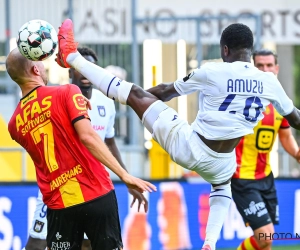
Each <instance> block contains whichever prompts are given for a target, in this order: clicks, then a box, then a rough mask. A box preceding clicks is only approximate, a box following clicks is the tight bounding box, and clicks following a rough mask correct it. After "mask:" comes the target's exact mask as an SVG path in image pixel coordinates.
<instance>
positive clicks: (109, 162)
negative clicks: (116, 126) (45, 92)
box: [74, 119, 156, 192]
mask: <svg viewBox="0 0 300 250" xmlns="http://www.w3.org/2000/svg"><path fill="white" fill-rule="evenodd" d="M74 128H75V130H76V132H77V134H78V135H79V138H80V140H81V142H82V143H83V144H84V145H85V146H86V148H87V149H88V150H89V151H90V152H91V154H92V155H93V156H94V157H95V158H96V159H97V160H98V161H100V162H101V163H103V164H104V165H105V166H107V167H108V168H109V169H110V170H111V171H113V172H114V173H115V174H116V175H117V176H119V178H120V179H121V180H122V181H123V182H124V183H125V184H126V185H127V187H128V188H132V189H136V190H137V191H139V192H144V191H149V192H152V190H154V191H156V187H155V186H154V185H153V184H151V183H149V182H147V181H143V180H141V179H139V178H136V177H134V176H131V175H130V174H128V173H127V172H126V171H125V170H124V169H123V168H122V167H121V166H120V164H119V163H118V161H117V160H116V159H115V158H114V157H113V155H112V154H111V152H110V151H109V149H108V148H107V146H106V145H105V143H104V142H103V141H102V140H101V138H100V137H99V136H98V134H97V133H96V132H95V131H94V129H93V128H92V126H91V123H90V121H89V120H87V119H82V120H79V121H77V122H75V123H74Z"/></svg>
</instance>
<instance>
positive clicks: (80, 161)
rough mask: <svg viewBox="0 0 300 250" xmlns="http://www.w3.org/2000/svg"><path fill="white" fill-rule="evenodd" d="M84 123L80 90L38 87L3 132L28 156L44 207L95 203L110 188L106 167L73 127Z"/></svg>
mask: <svg viewBox="0 0 300 250" xmlns="http://www.w3.org/2000/svg"><path fill="white" fill-rule="evenodd" d="M85 118H88V114H87V110H86V105H85V101H84V99H83V96H82V94H81V91H80V89H79V88H78V87H77V86H75V85H73V84H67V85H63V86H57V87H44V86H43V87H39V88H36V89H34V90H33V91H31V92H30V93H28V94H27V95H26V96H25V97H23V98H22V99H21V101H20V103H19V104H18V107H17V108H16V110H15V112H14V114H13V116H12V118H11V120H10V122H9V125H8V129H9V132H10V135H11V137H12V139H14V140H15V141H17V142H18V143H19V144H20V145H21V146H22V147H24V148H25V149H26V150H27V152H28V153H29V155H30V156H31V158H32V160H33V162H34V165H35V168H36V177H37V183H38V186H39V188H40V190H41V192H42V194H43V201H44V203H45V204H46V205H47V206H48V207H49V208H52V209H62V208H66V207H70V206H74V205H77V204H81V203H84V202H87V201H91V200H93V199H96V198H98V197H100V196H102V195H105V194H107V193H108V192H110V191H111V190H112V189H113V188H114V187H113V184H112V182H111V180H110V178H109V174H108V172H107V171H106V169H105V167H104V166H103V165H102V164H101V163H100V162H99V161H97V159H96V158H95V157H94V156H93V155H92V154H91V153H90V152H89V151H88V149H87V148H86V147H85V146H84V145H83V144H82V143H81V141H80V138H79V136H78V134H77V132H76V130H75V129H74V126H73V124H74V123H75V122H77V121H79V120H80V119H85Z"/></svg>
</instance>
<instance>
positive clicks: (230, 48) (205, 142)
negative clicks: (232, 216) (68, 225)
mask: <svg viewBox="0 0 300 250" xmlns="http://www.w3.org/2000/svg"><path fill="white" fill-rule="evenodd" d="M58 38H59V53H58V57H57V62H58V64H60V65H61V66H63V67H73V68H75V69H76V70H77V71H78V72H80V73H81V74H82V75H84V76H85V77H86V78H87V79H89V80H90V82H92V83H93V84H94V85H95V86H97V87H98V88H99V89H100V90H101V91H102V92H103V93H104V94H106V95H107V96H108V97H110V98H112V99H114V100H116V101H119V102H121V103H123V104H127V105H129V106H131V107H132V108H133V110H135V112H136V113H137V115H138V116H139V117H140V119H141V120H142V123H143V124H144V125H145V127H146V128H147V129H148V130H149V131H150V132H151V133H152V135H153V138H154V139H155V140H156V141H157V142H158V143H159V144H160V145H161V146H162V147H163V148H164V149H165V150H166V151H167V152H168V153H169V154H170V156H171V158H172V159H173V160H174V161H175V162H176V163H178V164H180V165H181V166H183V167H184V168H187V169H190V170H193V171H195V172H197V173H199V174H200V175H201V176H202V177H203V178H204V179H205V180H206V181H208V182H209V183H211V184H212V189H211V194H210V212H209V217H208V222H207V227H206V238H205V242H204V245H203V248H202V249H205V250H210V249H211V250H214V249H215V247H216V242H217V239H218V236H219V234H220V231H221V228H222V225H223V222H224V220H225V217H226V214H227V211H228V208H229V205H230V203H231V188H230V179H231V177H232V174H233V173H234V171H235V169H236V158H235V150H234V148H235V147H236V145H237V144H238V142H239V140H240V138H241V137H242V136H244V135H246V134H250V133H253V127H254V126H255V125H256V124H257V122H258V121H259V120H261V119H262V118H263V114H262V112H263V111H264V109H265V107H266V106H267V105H268V104H269V103H270V102H271V103H272V104H273V105H274V107H275V108H276V109H277V110H278V112H279V113H280V114H281V115H283V116H284V117H286V118H287V120H288V121H289V123H290V124H291V126H293V127H295V128H297V129H300V116H299V111H298V110H297V109H296V108H295V107H294V105H293V102H292V101H291V100H290V99H289V98H288V96H287V95H286V93H285V92H284V90H283V88H282V86H281V85H280V83H279V82H278V80H277V78H276V77H275V76H274V75H273V74H272V73H265V72H262V71H259V70H258V69H257V68H255V67H254V66H253V65H252V64H251V63H250V59H251V52H252V48H253V34H252V32H251V30H250V29H249V28H248V27H247V26H246V25H243V24H232V25H230V26H228V27H227V28H226V29H225V30H224V31H223V33H222V36H221V41H220V46H221V56H222V59H223V61H224V63H207V64H205V65H204V66H203V67H201V68H200V69H197V70H195V71H194V72H192V73H190V74H189V75H188V76H186V77H184V78H183V79H178V80H177V81H175V82H174V83H171V84H160V85H158V86H156V87H154V88H152V89H150V90H148V92H147V91H145V90H143V89H142V88H140V87H138V86H136V85H134V84H132V83H128V82H126V81H122V80H120V79H118V78H117V77H115V76H113V75H112V74H110V73H109V72H107V71H106V70H104V69H102V68H101V67H98V66H96V65H94V64H92V63H90V62H88V61H87V60H85V59H84V58H83V57H82V56H81V55H80V54H79V53H78V52H77V49H76V46H77V44H76V43H75V41H74V35H73V24H72V21H71V20H70V19H67V20H66V21H65V22H64V23H63V24H62V26H61V27H60V30H59V33H58ZM198 90H200V94H199V112H198V115H197V118H196V120H195V121H194V122H193V124H192V125H191V126H190V125H189V124H188V123H187V122H186V121H184V120H182V119H180V118H179V117H178V114H177V113H176V112H175V110H173V109H171V108H170V107H168V106H167V105H166V104H164V103H163V102H162V101H169V100H170V99H172V98H174V97H177V96H179V95H186V94H190V93H193V92H195V91H198Z"/></svg>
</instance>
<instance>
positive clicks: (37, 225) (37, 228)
mask: <svg viewBox="0 0 300 250" xmlns="http://www.w3.org/2000/svg"><path fill="white" fill-rule="evenodd" d="M44 224H45V223H44V222H41V221H39V220H35V223H34V227H33V230H34V231H35V232H37V233H40V232H42V231H43V227H44Z"/></svg>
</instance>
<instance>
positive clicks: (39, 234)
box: [29, 190, 88, 240]
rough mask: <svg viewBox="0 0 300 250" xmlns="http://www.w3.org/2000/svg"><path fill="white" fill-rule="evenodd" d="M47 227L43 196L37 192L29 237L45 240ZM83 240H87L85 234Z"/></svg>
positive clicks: (45, 206)
mask: <svg viewBox="0 0 300 250" xmlns="http://www.w3.org/2000/svg"><path fill="white" fill-rule="evenodd" d="M47 226H48V224H47V205H46V204H45V203H44V202H43V195H42V193H41V191H40V190H39V194H38V197H37V199H36V207H35V211H34V216H33V221H32V225H31V228H30V230H29V236H30V237H31V238H34V239H40V240H46V237H47ZM84 239H88V238H87V236H86V234H84Z"/></svg>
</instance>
